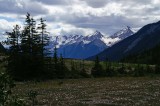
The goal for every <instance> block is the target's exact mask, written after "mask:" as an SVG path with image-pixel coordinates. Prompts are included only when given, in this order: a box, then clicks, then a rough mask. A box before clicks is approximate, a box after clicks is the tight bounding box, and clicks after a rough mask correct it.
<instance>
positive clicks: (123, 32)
mask: <svg viewBox="0 0 160 106" xmlns="http://www.w3.org/2000/svg"><path fill="white" fill-rule="evenodd" d="M133 34H134V32H133V31H132V30H131V28H130V27H129V26H127V27H126V28H124V29H122V30H120V31H118V32H116V33H115V34H113V35H112V36H110V37H111V38H119V39H125V38H127V37H129V36H131V35H133Z"/></svg>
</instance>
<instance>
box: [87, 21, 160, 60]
mask: <svg viewBox="0 0 160 106" xmlns="http://www.w3.org/2000/svg"><path fill="white" fill-rule="evenodd" d="M159 43H160V21H159V22H157V23H152V24H148V25H146V26H144V27H143V28H141V29H140V30H139V31H138V32H137V33H135V34H134V35H132V36H130V37H128V38H126V39H124V40H122V41H120V42H118V43H117V44H115V45H113V46H112V47H110V48H108V49H106V50H104V51H103V52H101V53H99V54H98V56H99V58H100V60H105V58H108V59H109V60H112V61H116V60H120V59H122V58H123V57H125V56H128V55H130V54H135V53H140V52H143V51H144V50H148V49H151V48H153V47H155V46H156V45H157V44H159ZM94 58H95V56H93V57H90V58H88V59H94Z"/></svg>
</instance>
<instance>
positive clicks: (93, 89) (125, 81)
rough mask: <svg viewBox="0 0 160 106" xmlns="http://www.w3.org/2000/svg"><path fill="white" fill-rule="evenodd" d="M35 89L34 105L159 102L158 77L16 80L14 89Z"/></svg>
mask: <svg viewBox="0 0 160 106" xmlns="http://www.w3.org/2000/svg"><path fill="white" fill-rule="evenodd" d="M29 90H35V91H37V92H38V96H37V100H38V102H37V105H36V106H106V105H109V106H117V105H118V106H121V105H122V106H132V105H134V106H149V105H152V106H159V105H160V77H155V78H151V77H140V78H132V77H122V78H98V79H96V78H95V79H70V80H54V81H44V82H26V83H20V82H18V83H17V86H16V87H15V90H14V93H18V95H21V96H24V95H26V94H27V92H28V91H29Z"/></svg>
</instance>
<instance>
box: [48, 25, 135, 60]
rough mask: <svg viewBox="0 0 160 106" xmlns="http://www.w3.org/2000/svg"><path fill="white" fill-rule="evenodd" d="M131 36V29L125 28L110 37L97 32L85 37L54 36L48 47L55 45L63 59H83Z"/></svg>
mask: <svg viewBox="0 0 160 106" xmlns="http://www.w3.org/2000/svg"><path fill="white" fill-rule="evenodd" d="M132 34H133V32H132V31H131V29H130V28H129V27H127V28H124V29H122V30H120V31H118V32H117V33H115V34H114V35H112V36H105V35H103V34H102V33H101V32H99V31H95V32H94V33H93V34H90V35H87V36H83V35H69V36H67V35H63V36H54V37H53V38H52V41H51V43H50V47H51V48H52V49H53V48H54V47H55V45H56V47H57V48H58V54H62V55H63V56H64V57H65V58H77V59H84V58H87V57H90V56H93V55H96V54H98V53H100V52H101V51H103V50H104V49H106V48H108V47H111V46H112V45H114V44H115V43H117V42H119V41H121V40H123V39H125V38H127V37H128V36H130V35H132Z"/></svg>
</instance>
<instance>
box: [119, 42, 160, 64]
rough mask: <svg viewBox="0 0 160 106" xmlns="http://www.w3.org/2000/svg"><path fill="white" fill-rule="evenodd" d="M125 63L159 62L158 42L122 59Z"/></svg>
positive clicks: (159, 48)
mask: <svg viewBox="0 0 160 106" xmlns="http://www.w3.org/2000/svg"><path fill="white" fill-rule="evenodd" d="M122 61H123V62H127V63H141V64H160V44H159V45H157V46H155V47H154V48H152V49H149V50H145V51H143V52H142V53H138V54H134V55H129V56H127V57H125V58H123V59H122Z"/></svg>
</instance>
